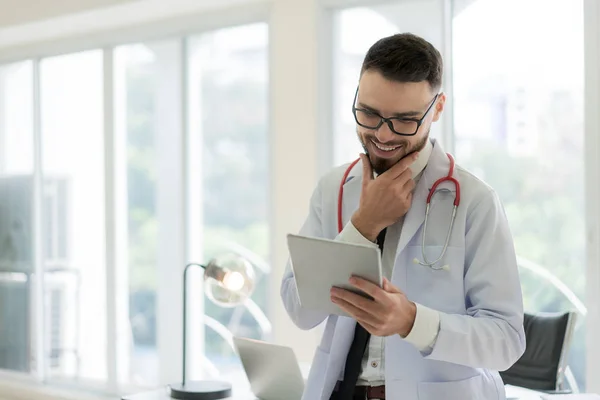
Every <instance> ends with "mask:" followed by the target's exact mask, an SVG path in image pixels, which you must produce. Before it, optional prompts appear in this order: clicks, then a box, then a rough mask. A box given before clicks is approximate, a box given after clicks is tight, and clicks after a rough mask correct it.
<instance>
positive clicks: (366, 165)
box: [360, 154, 373, 187]
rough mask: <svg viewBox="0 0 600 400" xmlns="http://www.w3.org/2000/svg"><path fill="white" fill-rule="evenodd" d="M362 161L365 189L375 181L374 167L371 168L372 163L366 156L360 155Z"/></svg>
mask: <svg viewBox="0 0 600 400" xmlns="http://www.w3.org/2000/svg"><path fill="white" fill-rule="evenodd" d="M360 161H361V162H362V167H363V180H362V182H363V187H364V186H365V185H366V184H367V183H369V182H370V181H372V180H373V167H371V161H370V160H369V157H368V156H367V155H366V154H361V155H360Z"/></svg>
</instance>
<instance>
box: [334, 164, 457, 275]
mask: <svg viewBox="0 0 600 400" xmlns="http://www.w3.org/2000/svg"><path fill="white" fill-rule="evenodd" d="M446 155H447V156H448V159H449V160H450V168H449V170H448V175H446V176H444V177H442V178H440V179H438V180H437V181H435V183H434V184H433V186H432V187H431V189H429V194H428V195H427V208H426V209H425V222H424V225H423V237H422V239H421V255H422V256H423V261H420V260H419V259H418V258H416V257H415V258H414V259H413V262H414V263H415V264H419V265H423V266H425V267H429V268H431V269H433V270H436V271H439V270H444V271H449V270H450V266H449V265H448V264H445V265H443V266H441V267H439V266H436V264H437V263H438V262H439V261H440V260H441V259H442V258H443V257H444V254H446V250H447V249H448V244H449V243H450V235H451V234H452V228H453V227H454V220H455V219H456V209H457V208H458V205H459V204H460V183H458V180H456V178H454V177H453V176H452V175H454V158H453V157H452V155H450V154H449V153H446ZM359 161H360V158H359V159H357V160H355V161H353V162H352V163H351V164H350V166H348V168H347V169H346V172H344V176H343V177H342V181H341V182H340V189H339V193H338V213H337V222H338V233H339V232H341V231H342V229H343V228H344V223H343V220H342V204H343V199H344V184H345V183H346V180H347V179H348V175H349V174H350V171H351V170H352V168H354V166H355V165H356V164H357V163H358V162H359ZM443 182H452V183H453V184H454V187H455V188H456V195H455V197H454V207H453V208H452V217H451V219H450V225H449V227H448V233H447V234H446V241H445V242H444V247H443V248H442V252H441V254H440V256H439V257H438V258H436V259H435V260H434V261H429V260H428V259H427V256H426V255H425V236H426V233H427V221H428V218H429V209H430V207H431V199H433V196H434V195H435V192H436V189H437V187H438V186H439V185H440V184H442V183H443Z"/></svg>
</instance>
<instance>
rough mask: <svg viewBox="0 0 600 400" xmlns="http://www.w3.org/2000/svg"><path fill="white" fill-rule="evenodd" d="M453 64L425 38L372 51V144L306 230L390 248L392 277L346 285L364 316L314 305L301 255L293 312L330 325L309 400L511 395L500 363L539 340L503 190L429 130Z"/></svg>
mask: <svg viewBox="0 0 600 400" xmlns="http://www.w3.org/2000/svg"><path fill="white" fill-rule="evenodd" d="M442 71H443V68H442V59H441V56H440V54H439V52H438V51H437V50H436V49H435V48H434V47H433V46H432V45H431V44H430V43H428V42H427V41H425V40H424V39H422V38H420V37H417V36H415V35H412V34H397V35H393V36H390V37H387V38H384V39H381V40H379V41H378V42H377V43H375V44H374V45H373V46H372V47H371V48H370V49H369V51H368V53H367V55H366V57H365V60H364V63H363V66H362V69H361V73H360V80H359V86H358V89H357V92H356V96H355V99H354V105H353V107H352V112H353V113H354V116H355V119H356V122H357V134H358V138H359V140H360V141H361V143H362V145H363V148H364V150H365V154H361V155H360V161H359V162H358V163H356V164H355V165H350V166H349V165H344V166H341V167H339V168H335V169H333V170H332V171H331V172H329V173H328V174H326V175H325V176H324V177H322V178H321V180H320V181H319V183H318V185H317V187H316V189H315V190H314V193H313V195H312V198H311V201H310V206H309V213H308V217H307V219H306V221H305V223H304V225H303V227H302V228H301V230H300V234H303V235H307V236H315V237H323V238H329V239H336V240H341V241H347V242H354V243H364V244H369V245H372V246H377V245H378V244H379V245H383V250H382V267H383V273H384V276H385V278H386V279H385V281H384V287H383V288H379V287H377V286H375V285H373V284H370V283H368V282H366V281H364V280H360V279H358V280H352V281H351V283H352V284H353V285H354V286H356V287H357V288H360V289H362V290H364V291H366V292H367V293H369V294H370V295H371V296H372V298H373V299H372V300H368V299H365V298H363V297H360V296H357V295H355V294H353V293H351V292H349V291H345V290H341V289H335V288H332V291H331V300H332V301H333V302H335V303H336V304H338V305H339V306H340V307H342V308H343V309H344V310H346V311H347V312H348V313H349V315H351V316H352V318H349V317H338V316H333V315H326V314H325V313H321V312H318V311H314V310H306V309H303V308H302V306H301V305H300V303H299V300H298V294H297V287H296V283H295V280H294V276H293V273H292V271H291V268H290V266H289V265H288V268H287V269H286V273H285V275H284V277H283V281H282V284H281V296H282V299H283V303H284V305H285V308H286V310H287V312H288V314H289V316H290V317H291V319H292V320H293V321H294V323H295V324H296V325H297V326H298V327H299V328H300V329H306V330H308V329H312V328H314V327H316V326H317V325H319V324H321V323H322V322H325V321H326V325H325V330H324V333H323V337H322V340H321V344H320V346H319V347H318V349H317V351H316V353H315V356H314V360H313V363H312V368H311V371H310V374H309V378H308V382H307V384H306V389H305V393H304V397H303V398H304V399H305V400H329V399H337V400H350V399H358V398H361V399H365V398H368V399H373V398H377V399H391V400H417V399H419V400H468V399H477V400H484V399H494V400H502V399H505V398H506V395H505V392H504V386H503V383H502V380H501V379H500V376H499V374H498V371H502V370H505V369H508V368H509V367H510V366H512V365H513V364H514V363H515V362H516V361H517V360H518V359H519V357H520V356H521V355H522V353H523V351H524V349H525V335H524V331H523V304H522V295H521V286H520V282H519V277H518V272H517V265H516V256H515V250H514V247H513V240H512V237H511V233H510V231H509V227H508V223H507V219H506V215H505V213H504V210H503V207H502V205H501V203H500V201H499V199H498V195H497V194H496V193H495V192H494V190H493V189H492V188H491V187H489V186H488V185H487V184H485V183H484V182H482V181H481V180H480V179H478V178H477V177H475V176H474V175H472V174H471V173H469V172H468V171H466V170H465V169H463V168H461V167H460V166H455V167H453V165H454V162H453V159H452V157H451V156H449V155H447V154H446V153H445V152H444V151H443V150H442V148H441V146H440V144H439V142H437V141H435V140H432V139H431V138H429V131H430V128H431V125H432V123H434V122H436V121H438V119H439V118H440V115H441V113H442V111H443V109H444V103H445V100H446V97H445V95H444V94H443V93H442V92H440V88H441V83H442V82H441V81H442V73H443V72H442ZM474 151H477V149H474ZM452 167H453V168H452ZM451 169H452V171H451ZM448 175H450V176H452V177H453V178H454V179H456V181H457V183H458V185H454V183H453V182H451V181H449V180H446V181H444V182H442V183H440V184H439V185H438V186H437V187H436V188H435V190H434V196H433V198H432V199H431V205H430V212H429V215H428V219H427V222H426V223H425V214H426V202H427V197H428V194H429V192H430V189H431V188H432V186H433V185H434V183H435V182H436V181H437V180H438V179H440V178H444V177H446V176H448ZM342 181H343V182H342ZM340 185H342V190H343V192H342V193H341V194H342V199H341V208H342V210H341V221H338V219H339V217H338V200H339V196H340ZM457 197H459V198H460V199H459V202H458V207H457V208H456V215H455V218H454V223H453V225H450V224H451V220H452V218H451V217H452V212H453V205H454V202H455V199H456V198H457ZM339 225H341V226H342V227H343V229H341V231H340V229H339ZM425 225H426V226H427V229H425ZM448 232H450V234H449V236H448ZM424 235H425V237H423V236H424ZM423 243H424V245H423ZM440 255H442V257H441V259H440V260H439V261H437V262H435V263H433V261H436V259H437V258H438V257H440ZM427 263H432V264H433V265H429V266H428V265H422V264H427ZM315 279H318V277H315ZM357 324H358V325H357ZM359 332H362V333H359ZM363 334H364V335H365V336H364V338H366V339H364V340H367V342H366V344H360V343H359V342H360V341H361V340H363V339H360V337H361V335H363ZM353 344H354V345H355V346H356V345H357V344H358V345H357V347H361V346H362V348H360V350H359V353H358V354H359V357H360V359H359V364H360V365H359V366H358V369H357V372H356V373H355V375H356V374H358V377H356V376H354V377H353V376H351V375H352V374H353V372H351V371H350V369H352V370H354V369H356V367H357V362H356V360H354V361H351V355H350V353H351V350H350V349H351V347H352V346H353ZM352 354H354V356H352V357H354V359H355V358H356V354H357V353H356V349H355V350H352ZM348 387H350V391H348V390H347V389H348ZM343 393H346V394H343ZM348 393H350V394H348Z"/></svg>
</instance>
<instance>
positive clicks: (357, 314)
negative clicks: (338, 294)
mask: <svg viewBox="0 0 600 400" xmlns="http://www.w3.org/2000/svg"><path fill="white" fill-rule="evenodd" d="M331 301H333V302H334V303H335V304H337V306H338V307H340V308H341V309H342V310H344V311H346V312H347V313H348V314H350V316H352V318H354V319H355V320H357V321H363V322H365V323H367V324H369V325H370V326H373V325H377V324H379V321H378V320H377V317H376V316H375V315H373V314H369V313H368V312H366V311H365V310H362V309H360V308H358V307H356V306H355V305H354V304H352V303H350V302H348V301H345V300H343V299H340V298H335V299H333V298H332V300H331Z"/></svg>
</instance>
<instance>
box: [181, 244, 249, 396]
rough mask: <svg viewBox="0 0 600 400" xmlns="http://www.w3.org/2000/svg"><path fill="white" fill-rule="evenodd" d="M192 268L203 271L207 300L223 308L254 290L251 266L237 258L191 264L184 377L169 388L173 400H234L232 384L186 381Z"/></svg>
mask: <svg viewBox="0 0 600 400" xmlns="http://www.w3.org/2000/svg"><path fill="white" fill-rule="evenodd" d="M193 267H200V268H203V269H204V288H205V292H206V295H207V297H208V298H209V299H210V300H211V301H212V302H213V303H215V304H217V305H219V306H221V307H235V306H237V305H239V304H241V303H243V302H244V301H245V300H246V299H247V298H248V297H250V295H251V294H252V291H253V290H254V270H253V268H252V264H250V262H249V261H247V260H246V259H244V258H241V257H239V256H237V255H234V254H227V255H224V256H221V257H217V258H214V259H212V260H211V261H210V262H209V263H208V264H207V265H201V264H196V263H191V264H188V265H187V266H186V267H185V270H184V272H183V377H182V380H181V382H180V383H177V384H172V385H169V386H170V393H171V398H172V399H180V400H219V399H225V398H227V397H231V384H230V383H228V382H221V381H192V382H190V381H188V380H186V355H187V278H188V272H189V270H190V269H191V268H193Z"/></svg>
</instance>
